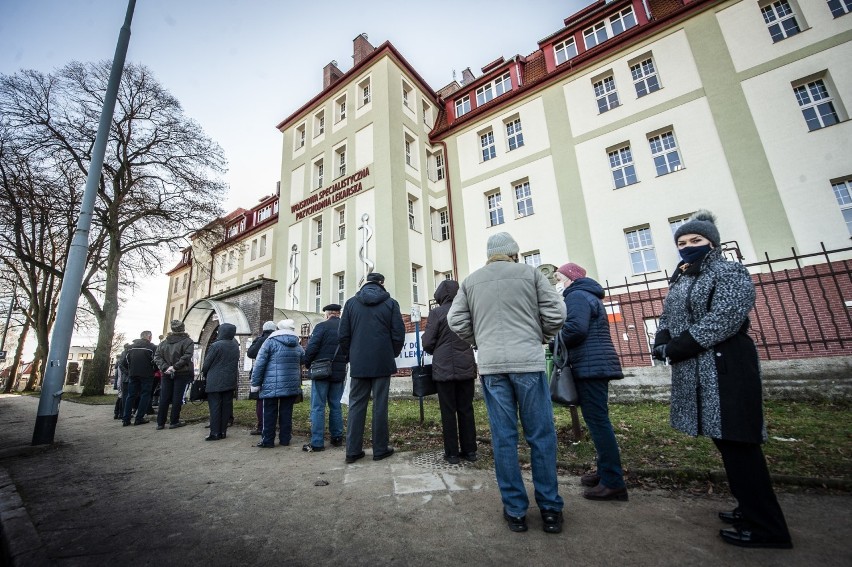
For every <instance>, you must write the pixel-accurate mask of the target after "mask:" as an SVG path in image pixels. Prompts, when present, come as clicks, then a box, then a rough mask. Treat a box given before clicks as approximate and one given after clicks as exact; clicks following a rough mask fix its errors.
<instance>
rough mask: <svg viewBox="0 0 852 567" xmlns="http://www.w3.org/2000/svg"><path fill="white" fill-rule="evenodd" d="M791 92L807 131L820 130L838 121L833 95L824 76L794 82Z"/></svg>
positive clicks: (838, 116)
mask: <svg viewBox="0 0 852 567" xmlns="http://www.w3.org/2000/svg"><path fill="white" fill-rule="evenodd" d="M793 94H794V95H795V97H796V102H798V103H799V109H800V110H801V111H802V116H804V118H805V124H807V126H808V130H809V131H811V132H813V131H814V130H821V129H822V128H826V127H828V126H834V125H835V124H837V123H838V122H840V115H839V114H838V112H837V107H836V106H835V105H834V97H833V96H832V93H831V90H830V89H829V86H828V85H827V84H826V81H825V78H817V79H814V80H812V81H807V82H800V83H798V84H794V85H793ZM817 97H819V98H817ZM809 115H810V117H809Z"/></svg>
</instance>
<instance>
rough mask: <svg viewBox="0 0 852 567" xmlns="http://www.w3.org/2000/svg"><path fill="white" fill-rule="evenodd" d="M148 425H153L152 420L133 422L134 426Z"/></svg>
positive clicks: (143, 419)
mask: <svg viewBox="0 0 852 567" xmlns="http://www.w3.org/2000/svg"><path fill="white" fill-rule="evenodd" d="M146 423H151V420H150V419H145V418H144V417H143V418H142V419H137V420H136V421H134V422H133V425H145V424H146Z"/></svg>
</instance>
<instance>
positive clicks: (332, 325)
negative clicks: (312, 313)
mask: <svg viewBox="0 0 852 567" xmlns="http://www.w3.org/2000/svg"><path fill="white" fill-rule="evenodd" d="M339 328H340V317H329V318H328V319H327V320H325V321H323V322H322V323H319V324H318V325H317V326H316V327H314V332H313V333H311V338H310V340H309V341H308V346H307V347H305V368H310V367H311V363H312V362H314V361H315V360H324V359H325V360H331V359H332V357H333V358H334V362H332V364H331V377H330V378H328V381H329V382H343V381H344V380H346V355H345V354H344V353H343V351H342V349H339V348H338V346H340V339H339V338H338V330H339ZM335 352H336V353H337V355H336V356H335Z"/></svg>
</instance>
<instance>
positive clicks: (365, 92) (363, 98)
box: [358, 77, 371, 106]
mask: <svg viewBox="0 0 852 567" xmlns="http://www.w3.org/2000/svg"><path fill="white" fill-rule="evenodd" d="M358 93H359V95H360V96H359V97H358V100H359V102H360V103H361V106H364V105H365V104H369V103H370V100H371V98H370V78H369V77H367V78H366V79H364V80H363V81H361V82H360V83H358Z"/></svg>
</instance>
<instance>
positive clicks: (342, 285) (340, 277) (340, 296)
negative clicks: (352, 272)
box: [334, 272, 346, 305]
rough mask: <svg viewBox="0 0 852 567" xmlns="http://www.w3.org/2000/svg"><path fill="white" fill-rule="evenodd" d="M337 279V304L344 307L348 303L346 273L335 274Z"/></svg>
mask: <svg viewBox="0 0 852 567" xmlns="http://www.w3.org/2000/svg"><path fill="white" fill-rule="evenodd" d="M334 276H335V277H336V278H337V303H338V304H339V305H343V304H344V303H346V272H340V273H337V274H334Z"/></svg>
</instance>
